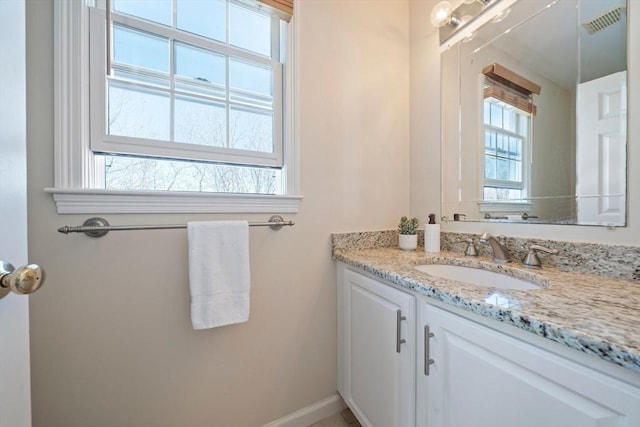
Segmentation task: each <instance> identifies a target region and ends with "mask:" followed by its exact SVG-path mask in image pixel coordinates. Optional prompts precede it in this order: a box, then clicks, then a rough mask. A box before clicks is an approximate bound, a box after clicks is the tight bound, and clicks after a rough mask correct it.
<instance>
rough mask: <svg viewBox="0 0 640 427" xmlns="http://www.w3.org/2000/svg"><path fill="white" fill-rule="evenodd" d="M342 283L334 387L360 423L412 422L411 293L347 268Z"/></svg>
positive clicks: (401, 426) (382, 426)
mask: <svg viewBox="0 0 640 427" xmlns="http://www.w3.org/2000/svg"><path fill="white" fill-rule="evenodd" d="M343 286H344V287H343V288H342V289H341V290H339V292H343V293H344V299H343V300H342V301H343V304H344V307H343V310H344V316H343V323H342V325H341V326H342V327H343V329H344V335H342V338H343V339H344V343H343V344H342V345H341V346H340V347H339V351H341V352H343V355H342V359H341V360H343V363H344V369H341V370H340V372H341V373H342V375H344V378H343V380H341V381H339V382H340V384H341V385H340V390H339V391H340V393H341V394H342V396H343V397H344V398H345V401H346V403H347V405H349V407H350V408H351V410H352V411H353V413H354V414H355V415H356V417H357V418H358V420H359V421H360V422H361V423H362V424H363V425H364V426H368V427H408V426H412V425H414V423H415V421H414V414H415V404H414V399H415V397H414V390H415V369H414V361H415V338H414V337H415V298H414V297H413V296H412V295H410V294H407V293H405V292H402V291H399V290H397V289H394V288H392V287H391V286H388V285H385V284H383V283H380V282H377V281H375V280H373V279H370V278H369V277H366V276H363V275H362V274H359V273H356V272H354V271H351V270H348V269H345V271H344V276H343ZM339 289H340V288H339Z"/></svg>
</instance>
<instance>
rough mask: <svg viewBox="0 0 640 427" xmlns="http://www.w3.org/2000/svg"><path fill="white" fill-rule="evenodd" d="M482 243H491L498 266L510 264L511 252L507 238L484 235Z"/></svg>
mask: <svg viewBox="0 0 640 427" xmlns="http://www.w3.org/2000/svg"><path fill="white" fill-rule="evenodd" d="M480 242H482V243H489V244H490V245H491V249H492V250H493V260H494V261H495V262H497V263H498V264H505V263H507V262H509V250H508V249H507V238H506V237H505V236H498V237H495V236H493V235H492V234H490V233H483V234H482V235H481V236H480Z"/></svg>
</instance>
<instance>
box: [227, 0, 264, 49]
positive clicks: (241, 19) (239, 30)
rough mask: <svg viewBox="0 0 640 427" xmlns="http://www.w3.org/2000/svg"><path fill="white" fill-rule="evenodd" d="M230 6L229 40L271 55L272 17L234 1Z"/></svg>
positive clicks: (244, 47)
mask: <svg viewBox="0 0 640 427" xmlns="http://www.w3.org/2000/svg"><path fill="white" fill-rule="evenodd" d="M229 8H230V10H229V13H230V23H229V26H230V28H229V42H230V43H231V44H232V45H234V46H237V47H240V48H242V49H246V50H250V51H252V52H256V53H259V54H261V55H265V56H271V18H270V17H269V16H266V15H261V14H259V13H256V12H253V11H251V10H249V9H247V8H245V7H242V6H240V5H237V4H234V3H230V4H229Z"/></svg>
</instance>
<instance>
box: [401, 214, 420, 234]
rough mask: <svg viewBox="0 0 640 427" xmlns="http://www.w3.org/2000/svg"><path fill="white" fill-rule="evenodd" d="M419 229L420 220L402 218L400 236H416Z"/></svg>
mask: <svg viewBox="0 0 640 427" xmlns="http://www.w3.org/2000/svg"><path fill="white" fill-rule="evenodd" d="M417 228H418V218H411V219H409V218H407V217H406V216H403V217H402V218H400V224H398V231H399V232H400V234H416V230H417Z"/></svg>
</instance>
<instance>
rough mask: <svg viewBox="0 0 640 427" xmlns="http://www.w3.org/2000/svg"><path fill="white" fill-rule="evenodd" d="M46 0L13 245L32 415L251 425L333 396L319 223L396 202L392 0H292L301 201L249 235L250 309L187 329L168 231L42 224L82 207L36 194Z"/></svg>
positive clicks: (372, 214) (70, 423) (47, 82)
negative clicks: (38, 285) (76, 229)
mask: <svg viewBox="0 0 640 427" xmlns="http://www.w3.org/2000/svg"><path fill="white" fill-rule="evenodd" d="M51 4H52V2H42V1H36V0H29V1H28V2H27V33H28V34H27V50H28V52H27V79H28V80H27V81H28V88H27V102H28V106H27V115H28V123H27V126H28V140H29V146H28V167H29V172H28V180H29V182H28V188H29V252H30V254H29V255H30V257H29V258H30V261H31V262H36V263H39V264H41V265H43V266H44V267H45V269H46V271H47V282H46V285H45V286H44V287H43V288H42V289H41V290H40V291H39V292H38V293H37V294H35V295H33V296H31V297H30V306H31V307H30V308H31V354H32V390H33V426H34V427H86V426H91V427H106V426H109V427H113V426H127V427H149V426H154V427H164V426H166V427H176V426H189V427H198V426H202V427H204V426H206V427H211V426H234V427H243V426H247V427H255V426H260V425H263V424H265V423H267V422H270V421H272V420H275V419H277V418H280V417H282V416H284V415H286V414H289V413H291V412H294V411H296V410H298V409H300V408H303V407H305V406H307V405H310V404H312V403H315V402H318V401H320V400H322V399H324V398H325V397H327V396H331V395H334V394H335V393H336V360H335V359H336V356H335V353H336V348H335V345H336V331H335V329H336V295H335V267H334V262H333V261H332V259H331V246H330V234H331V233H332V232H342V231H352V230H363V229H366V230H376V229H388V228H393V227H395V224H396V223H397V221H398V218H399V217H400V216H401V215H404V214H408V212H409V191H408V190H407V188H408V185H409V181H410V176H409V166H410V156H409V81H408V76H409V3H408V2H407V1H406V0H377V1H371V0H303V1H298V2H297V3H296V20H297V43H298V46H297V49H298V55H297V61H298V62H297V65H298V83H299V91H298V102H299V104H298V107H299V111H298V120H299V122H298V125H299V128H298V129H299V152H300V169H301V183H300V184H301V192H302V194H303V195H304V200H303V202H302V204H301V207H300V212H299V213H298V214H296V215H288V216H287V219H292V220H294V221H295V222H296V225H295V226H294V227H292V228H284V229H282V230H280V231H278V232H274V231H272V230H270V229H267V228H252V229H251V231H250V246H251V273H252V288H251V316H250V319H249V321H248V322H247V323H244V324H239V325H232V326H226V327H222V328H217V329H211V330H204V331H194V330H192V329H191V325H190V317H189V293H188V282H187V247H186V234H185V231H184V230H168V231H130V232H114V233H111V234H109V235H108V236H106V237H103V238H100V239H91V238H88V237H86V236H84V235H69V236H65V235H62V234H60V233H57V232H56V229H57V228H58V227H60V226H63V225H76V224H80V223H82V222H83V221H84V219H86V218H87V216H88V215H58V214H56V211H55V206H54V203H53V200H52V198H51V196H50V195H48V194H45V193H44V191H43V188H45V187H50V186H52V185H53V130H54V124H53V110H52V108H53V78H52V70H53V52H52V26H53V12H52V5H51ZM426 52H429V51H428V50H426ZM430 96H432V95H430ZM428 108H431V109H434V108H437V107H434V106H433V105H431V104H430V105H429V107H428ZM436 132H437V129H435V128H434V129H429V132H428V135H436V134H437V133H436ZM431 138H435V136H432V137H431ZM434 188H435V189H437V188H438V185H437V184H436V185H435V186H434ZM106 217H107V218H108V219H109V220H110V221H111V222H112V223H113V224H146V223H183V222H186V221H187V220H197V219H201V220H204V219H229V218H231V219H233V218H242V219H248V220H251V221H264V220H266V219H267V217H268V216H267V215H106Z"/></svg>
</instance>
